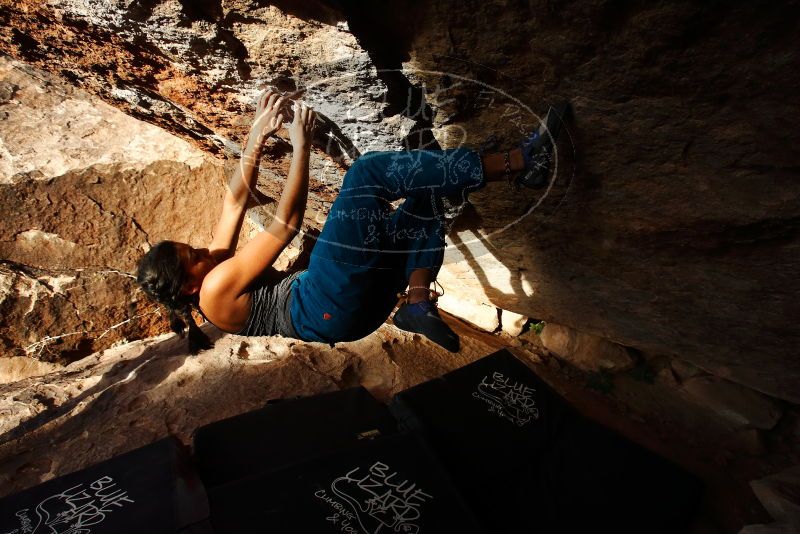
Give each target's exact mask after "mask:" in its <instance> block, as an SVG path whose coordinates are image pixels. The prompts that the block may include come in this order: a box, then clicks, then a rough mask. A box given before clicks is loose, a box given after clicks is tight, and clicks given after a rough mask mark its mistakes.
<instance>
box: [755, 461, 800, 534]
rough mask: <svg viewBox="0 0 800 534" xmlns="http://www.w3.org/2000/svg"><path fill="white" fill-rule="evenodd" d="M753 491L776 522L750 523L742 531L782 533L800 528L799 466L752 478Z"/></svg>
mask: <svg viewBox="0 0 800 534" xmlns="http://www.w3.org/2000/svg"><path fill="white" fill-rule="evenodd" d="M750 486H752V488H753V492H754V493H755V494H756V496H757V497H758V500H759V501H761V504H762V505H763V506H764V508H765V509H766V510H767V512H769V514H770V515H771V516H772V518H773V519H775V521H776V523H772V524H769V525H750V526H748V527H745V528H744V529H742V531H741V532H742V533H746V534H759V533H762V532H763V533H764V534H767V533H776V534H777V533H783V532H787V533H789V532H797V531H798V530H800V466H795V467H792V468H790V469H786V470H784V471H781V472H780V473H777V474H774V475H770V476H768V477H764V478H762V479H759V480H754V481H752V482H751V483H750Z"/></svg>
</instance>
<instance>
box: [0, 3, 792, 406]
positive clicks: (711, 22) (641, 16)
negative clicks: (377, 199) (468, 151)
mask: <svg viewBox="0 0 800 534" xmlns="http://www.w3.org/2000/svg"><path fill="white" fill-rule="evenodd" d="M0 6H2V9H1V10H0V21H1V22H2V23H3V24H2V28H1V29H0V50H2V51H4V52H5V53H7V54H9V55H11V56H13V57H15V58H17V59H22V60H25V61H28V62H31V63H34V64H36V65H39V66H41V67H43V68H46V69H47V70H50V71H51V72H54V73H57V74H59V75H61V76H63V77H65V78H68V79H70V80H71V81H73V83H75V84H77V85H79V86H81V87H84V88H86V89H87V90H89V91H90V92H93V93H95V94H98V95H100V96H101V97H102V98H104V99H105V100H106V101H108V102H109V103H111V104H112V105H115V106H117V107H119V108H121V109H123V110H125V111H126V112H127V113H129V114H131V115H133V116H135V117H137V118H142V119H144V120H147V121H149V122H152V123H155V124H158V125H160V126H162V127H164V128H165V129H167V130H169V131H171V132H173V133H176V134H177V135H179V136H181V137H183V138H184V139H187V140H189V141H191V142H193V143H195V144H196V145H197V146H198V147H202V148H204V149H205V150H207V151H208V152H210V153H214V154H223V153H226V152H231V153H235V152H236V146H237V143H236V142H237V141H240V140H241V138H242V137H243V135H244V133H245V130H246V128H247V124H246V121H247V120H248V118H247V115H248V113H249V112H250V111H251V110H252V102H253V99H254V97H255V94H256V92H257V90H258V88H259V86H260V85H262V84H263V83H266V82H268V83H274V84H276V85H279V86H281V87H282V88H285V89H293V88H295V87H308V99H309V100H310V101H311V102H313V103H315V104H317V106H318V107H319V108H320V109H321V110H323V112H324V114H325V115H326V117H327V119H326V120H325V121H323V123H324V124H323V127H322V128H321V130H320V131H321V134H322V137H320V138H319V139H317V140H316V146H317V148H318V151H317V152H316V155H315V156H314V159H313V162H312V165H313V167H314V182H313V184H312V198H311V202H310V209H309V212H308V215H309V217H308V220H307V224H308V225H309V226H311V227H315V228H317V229H318V228H319V224H320V223H321V221H322V220H323V219H324V214H325V212H326V210H327V208H328V206H329V204H328V203H329V202H330V201H331V200H332V198H333V196H334V195H335V192H336V189H337V187H338V183H339V180H340V179H341V170H342V169H341V168H340V167H339V166H338V164H339V163H342V164H347V162H348V161H349V160H350V159H351V157H352V156H354V155H357V153H358V152H362V151H364V150H367V149H370V148H382V149H391V148H396V147H398V146H400V145H401V142H408V141H410V140H413V139H416V140H417V141H418V142H416V143H409V144H411V145H412V146H421V145H422V146H436V144H435V143H437V142H438V144H439V145H441V146H455V145H459V144H466V145H470V146H477V145H478V144H479V143H480V142H481V141H483V140H484V138H485V137H486V135H487V134H489V133H495V134H498V135H499V136H501V138H502V139H503V140H504V141H506V142H512V141H516V140H517V139H518V138H519V137H520V135H521V131H523V130H526V129H529V128H530V127H531V126H532V124H533V123H535V122H536V117H535V116H534V113H533V112H536V113H542V112H543V111H544V109H545V106H544V102H547V101H552V100H555V99H556V98H569V99H571V100H572V101H573V104H574V108H575V121H574V124H573V125H572V126H571V128H570V134H571V138H572V140H573V141H574V144H575V145H576V149H575V151H573V150H572V149H571V148H570V147H569V146H568V145H565V146H564V147H562V148H563V150H562V151H561V152H562V158H561V159H562V162H561V168H560V171H559V179H558V180H557V182H556V185H555V186H554V187H553V188H552V189H551V190H549V192H548V193H547V195H546V197H544V198H540V197H539V196H537V194H535V193H533V192H530V191H521V192H519V193H515V194H509V192H508V190H507V189H506V188H504V187H503V186H496V187H495V186H491V187H487V189H486V190H485V191H482V192H481V193H480V194H475V195H473V198H472V200H473V205H472V209H471V210H470V211H469V213H465V214H464V215H463V217H462V219H463V220H462V221H460V223H459V224H461V225H462V228H461V229H460V230H458V231H456V232H454V233H452V234H451V236H450V238H451V241H450V242H451V245H452V248H453V252H452V254H449V255H448V263H449V265H448V266H447V267H446V268H445V269H443V272H442V276H441V278H442V283H443V285H445V287H446V289H447V290H448V291H452V292H458V293H459V294H462V295H465V296H467V297H468V298H471V299H472V300H473V301H476V302H480V303H483V304H486V305H490V306H494V307H499V308H502V309H507V310H511V311H513V312H515V313H520V314H523V315H526V316H529V317H537V318H541V319H544V320H547V321H553V322H555V323H558V324H565V325H570V326H572V327H575V328H579V329H580V330H581V331H584V332H587V333H592V334H595V335H600V336H603V337H608V338H609V339H611V340H613V341H615V342H617V343H621V344H623V345H626V346H631V347H636V348H638V349H640V350H642V351H646V352H653V353H658V354H665V355H675V356H679V357H681V358H684V359H686V360H688V361H690V362H692V363H694V364H696V365H697V366H699V367H700V368H702V369H704V370H706V371H709V372H712V373H714V374H717V375H720V376H724V377H726V378H728V379H730V380H732V381H735V382H739V383H742V384H745V385H748V386H749V387H753V388H756V389H759V390H761V391H763V392H766V393H769V394H771V395H774V396H778V397H782V398H785V399H789V400H792V401H794V402H800V396H798V395H799V394H798V392H799V391H800V364H798V360H797V358H796V351H795V347H796V346H798V344H800V343H798V342H800V333H799V332H798V329H797V328H796V325H795V324H794V320H793V318H794V317H797V316H800V308H799V306H800V303H798V300H797V299H796V295H797V294H798V292H799V291H800V280H799V279H798V277H797V276H796V273H797V270H798V245H797V228H798V220H800V212H799V211H798V209H799V208H798V206H800V202H799V200H800V191H799V189H800V188H798V186H797V169H798V168H800V153H798V151H796V150H794V149H793V148H794V147H795V146H797V144H798V142H797V141H798V140H797V135H798V134H797V129H796V128H794V125H795V124H797V123H798V122H800V102H798V94H797V91H796V87H797V86H798V85H800V70H798V69H796V68H795V65H796V64H797V62H798V49H797V47H796V46H795V43H797V42H798V40H800V35H798V32H799V31H800V30H799V29H798V27H797V25H796V24H793V23H792V21H794V20H797V17H798V6H797V5H796V4H794V3H791V4H785V3H759V2H755V3H753V2H734V3H733V4H729V3H712V4H708V3H686V2H679V1H670V2H658V3H655V4H648V5H644V4H637V3H633V4H632V3H628V2H610V1H578V2H572V3H569V4H563V5H559V6H558V7H557V8H554V7H553V6H552V5H551V4H550V3H548V2H544V1H539V0H535V1H533V2H527V3H525V2H522V3H519V2H502V3H500V2H497V3H494V2H482V3H479V2H467V3H464V2H455V1H454V0H447V1H443V2H427V3H412V2H406V1H396V2H373V3H356V2H351V1H349V0H341V1H337V2H335V3H334V2H330V3H328V2H321V1H313V2H297V1H292V0H285V1H281V2H276V3H275V5H272V6H263V5H262V4H261V3H257V2H247V1H244V0H240V1H236V0H231V1H227V0H226V1H225V2H221V3H206V2H201V3H190V2H178V1H177V0H163V1H155V2H146V3H143V4H142V3H131V2H127V1H123V0H110V1H108V2H103V3H102V4H100V5H95V4H92V5H91V6H90V5H89V4H88V3H86V2H85V1H82V0H52V1H50V2H47V3H42V2H34V1H33V0H22V1H14V2H12V1H11V0H2V3H0ZM331 6H335V7H331ZM509 28H513V31H509ZM665 73H666V74H665ZM332 78H335V79H336V80H337V81H331V79H332ZM476 82H477V83H476ZM484 89H486V91H484ZM494 89H497V90H498V91H495V90H494ZM4 91H5V93H8V92H9V90H8V89H5V90H4ZM4 91H0V95H2V94H3V93H4ZM515 99H516V100H515ZM524 105H530V106H532V111H531V110H527V109H525V108H524ZM427 127H431V128H432V130H431V132H428V133H426V131H425V130H426V128H427ZM373 140H374V142H372V141H373ZM329 141H330V142H329ZM285 154H286V149H285V143H281V142H278V143H276V144H275V147H274V149H273V156H274V157H273V158H271V159H270V160H269V162H268V163H267V167H268V169H266V170H265V172H264V176H263V179H262V187H263V190H264V191H265V192H266V194H268V195H270V196H273V197H274V196H276V195H277V192H278V189H279V184H280V180H279V177H280V175H281V172H284V171H285V167H286V155H285ZM531 208H534V209H533V212H531ZM526 213H528V215H527V216H524V217H522V215H525V214H526ZM756 333H757V335H756Z"/></svg>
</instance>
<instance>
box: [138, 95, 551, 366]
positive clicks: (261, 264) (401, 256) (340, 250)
mask: <svg viewBox="0 0 800 534" xmlns="http://www.w3.org/2000/svg"><path fill="white" fill-rule="evenodd" d="M558 113H560V114H561V115H563V110H561V111H559V112H558ZM289 114H293V120H292V121H291V124H290V126H289V127H288V131H289V138H290V140H291V144H292V147H293V155H292V160H291V164H290V167H289V172H288V177H287V180H286V183H285V185H284V188H283V192H282V194H281V198H280V201H279V202H278V204H277V208H276V210H275V216H274V218H273V221H272V222H271V224H270V225H269V227H268V228H267V229H266V231H263V232H260V233H259V234H258V235H256V236H255V237H254V238H253V239H251V240H250V242H248V243H247V244H246V245H245V246H244V247H242V249H241V250H239V251H238V252H237V251H236V244H237V240H238V236H239V231H240V229H241V226H242V222H243V219H244V214H245V209H246V204H247V200H248V196H249V194H250V192H251V191H252V190H253V186H254V184H255V180H256V177H257V174H258V162H259V158H260V156H261V152H262V149H263V146H264V143H265V141H266V139H267V138H269V137H270V136H271V135H272V134H274V133H275V132H276V131H277V130H278V129H279V128H280V127H281V124H282V122H283V119H284V117H288V115H289ZM551 115H552V116H553V117H555V118H556V119H558V118H559V117H560V115H559V116H556V112H555V111H554V110H553V109H551V111H550V113H549V115H548V119H547V121H546V124H545V125H543V126H542V127H540V128H539V129H538V130H536V131H535V132H533V133H532V134H531V136H529V137H528V138H527V139H525V140H524V141H523V142H522V143H521V144H520V146H519V147H518V148H515V149H513V150H510V151H508V152H503V153H487V154H481V153H478V152H475V151H472V150H468V149H465V148H458V149H449V150H438V151H429V150H425V151H421V150H417V151H408V152H369V153H366V154H364V155H362V156H361V157H359V158H358V159H357V160H356V161H355V163H354V164H353V165H352V166H351V167H350V169H349V170H348V171H347V173H346V174H345V177H344V180H343V184H342V187H341V190H340V192H339V195H338V197H337V198H336V201H335V202H334V203H333V205H332V206H331V209H330V212H329V214H328V218H327V221H326V223H325V226H324V228H323V230H322V233H321V234H320V236H319V238H318V240H317V242H316V244H315V246H314V249H313V252H312V254H311V258H310V262H309V265H308V268H307V269H306V270H304V271H300V272H296V273H292V274H288V275H285V276H284V277H283V278H281V279H280V280H278V281H277V282H274V281H267V282H265V276H266V274H265V273H267V271H270V270H272V269H270V268H271V265H272V263H273V262H274V261H275V260H276V259H277V258H278V255H279V254H280V253H281V251H283V249H284V248H285V247H286V246H287V245H288V244H289V242H290V241H291V240H292V239H293V238H294V236H295V235H296V234H297V233H298V231H299V229H300V225H301V224H302V222H303V216H304V214H305V209H306V202H307V197H308V182H309V155H310V146H311V136H312V131H313V129H314V124H315V121H316V114H315V112H314V111H313V110H312V109H311V108H309V107H308V106H306V105H305V104H302V103H299V102H294V105H293V107H292V108H291V111H290V109H289V107H288V102H287V99H286V96H282V95H279V94H278V93H277V92H273V91H270V90H267V91H265V92H264V93H263V94H262V95H261V97H260V98H259V102H258V105H257V108H256V118H255V121H254V123H253V126H252V128H251V131H250V135H249V136H248V141H247V143H246V145H245V148H244V150H243V152H242V156H241V161H240V164H239V166H238V169H237V171H235V172H234V175H233V178H232V180H231V183H230V186H229V189H228V191H227V192H226V195H225V199H224V203H223V209H222V215H221V217H220V219H219V222H218V223H217V227H216V230H215V232H214V237H213V240H212V241H211V244H210V245H209V246H208V248H194V247H191V246H189V245H187V244H185V243H178V242H174V241H161V242H159V243H157V244H156V245H154V246H153V247H152V248H151V249H150V250H149V251H148V252H147V253H146V254H145V255H144V257H143V258H142V259H141V260H140V262H139V266H138V273H137V281H138V283H139V284H140V286H141V287H142V289H143V290H144V291H145V293H146V294H147V295H148V296H150V297H151V298H153V299H155V300H156V301H158V302H160V303H162V304H164V305H165V306H166V307H167V308H168V309H169V314H170V325H171V327H172V329H173V330H174V331H175V332H177V333H179V334H181V335H182V333H183V330H184V327H185V326H186V325H188V327H189V347H190V351H191V352H192V353H195V352H197V350H200V349H203V348H208V347H210V346H211V342H210V340H209V339H208V337H207V336H206V335H205V334H204V333H203V332H202V331H201V330H200V329H199V328H198V327H197V325H196V324H195V322H194V319H193V318H192V315H191V310H192V307H193V306H194V307H196V308H197V309H198V310H199V311H200V313H201V314H202V315H203V317H205V318H206V320H209V321H210V322H212V323H213V324H214V325H216V326H217V327H218V328H220V329H221V330H223V331H226V332H229V333H235V334H239V335H274V334H281V335H283V336H287V337H292V338H297V339H302V340H306V341H321V342H326V343H331V344H333V343H334V342H337V341H349V340H355V339H359V338H362V337H364V336H366V335H367V334H369V333H371V332H373V331H374V330H375V329H377V328H378V327H379V326H380V325H381V324H382V323H383V322H384V321H385V320H386V318H387V317H389V315H390V314H391V312H392V310H393V309H394V308H395V306H396V305H397V299H398V293H400V292H403V290H405V292H404V295H405V297H406V298H405V302H404V303H403V304H402V305H401V306H400V307H399V309H398V310H397V312H396V313H395V315H394V324H395V326H397V327H398V328H400V329H402V330H406V331H409V332H416V333H420V334H422V335H424V336H426V337H427V338H428V339H430V340H431V341H433V342H435V343H437V344H439V345H441V346H442V347H444V348H446V349H447V350H450V351H453V352H457V351H458V350H459V338H458V336H457V335H456V334H455V333H454V332H453V331H452V330H451V329H450V327H449V326H448V325H447V324H446V323H445V322H444V321H442V319H441V317H440V316H439V313H438V310H437V308H436V302H435V299H436V297H437V295H439V294H438V293H437V292H435V291H433V290H431V284H432V283H433V282H434V281H435V280H436V277H437V273H438V270H439V267H440V266H441V264H442V260H443V255H444V225H443V223H444V221H443V218H442V217H441V213H442V211H441V207H442V198H443V197H448V198H455V199H456V200H457V201H463V200H464V199H465V197H466V195H467V193H469V192H471V191H474V190H477V189H480V188H482V187H483V186H484V185H485V184H486V182H487V181H499V180H508V181H509V182H512V181H516V183H517V185H518V186H519V185H522V186H528V187H534V188H535V187H541V186H543V185H546V183H547V179H548V175H549V165H550V161H551V159H552V158H551V156H550V154H551V152H552V143H551V142H549V139H551V136H550V135H544V132H545V130H546V129H547V128H548V127H551V128H555V126H554V124H551V122H552V121H551ZM514 173H520V174H519V176H517V177H516V179H515V180H512V176H513V174H514ZM401 198H404V199H405V200H404V201H403V203H402V204H401V205H400V206H399V207H398V208H397V209H395V210H394V211H392V209H391V208H392V205H391V204H390V203H391V202H393V201H396V200H399V199H401ZM272 272H275V271H274V270H272Z"/></svg>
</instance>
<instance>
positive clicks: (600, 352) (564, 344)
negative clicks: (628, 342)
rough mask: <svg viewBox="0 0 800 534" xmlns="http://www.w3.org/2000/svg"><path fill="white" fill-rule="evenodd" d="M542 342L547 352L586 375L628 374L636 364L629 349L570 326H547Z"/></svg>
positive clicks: (551, 324) (543, 331)
mask: <svg viewBox="0 0 800 534" xmlns="http://www.w3.org/2000/svg"><path fill="white" fill-rule="evenodd" d="M541 339H542V344H543V345H544V347H545V348H546V349H547V350H549V351H551V352H553V353H555V354H556V355H558V356H559V357H561V358H562V359H564V360H567V361H568V362H569V363H571V364H572V365H574V366H575V367H578V368H579V369H582V370H584V371H589V372H596V371H613V372H616V371H625V370H628V369H631V368H632V367H633V366H634V364H635V363H636V360H635V359H634V358H633V356H632V355H631V353H630V352H629V351H628V349H626V348H625V347H623V346H621V345H617V344H616V343H611V342H610V341H607V340H605V339H603V338H600V337H597V336H593V335H591V334H586V333H584V332H578V331H576V330H573V329H572V328H569V327H567V326H562V325H558V324H553V323H547V324H546V325H545V327H544V330H542V335H541Z"/></svg>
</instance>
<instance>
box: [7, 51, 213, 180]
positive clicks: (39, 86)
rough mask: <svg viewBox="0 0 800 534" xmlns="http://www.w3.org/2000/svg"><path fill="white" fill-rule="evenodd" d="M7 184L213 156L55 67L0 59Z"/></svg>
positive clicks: (193, 163) (193, 162)
mask: <svg viewBox="0 0 800 534" xmlns="http://www.w3.org/2000/svg"><path fill="white" fill-rule="evenodd" d="M0 117H2V118H3V125H2V128H0V183H11V182H13V181H15V180H24V179H28V178H35V179H39V180H46V179H48V178H55V177H57V176H61V175H63V174H66V173H67V172H69V171H74V170H79V169H83V168H86V167H90V166H93V165H104V164H119V166H118V168H119V170H129V169H136V170H142V169H144V168H145V167H147V166H148V165H149V164H151V163H154V162H155V161H158V160H169V161H175V162H180V163H186V164H188V165H189V166H190V167H191V168H196V167H199V166H200V165H202V164H203V162H204V161H206V160H207V159H209V158H208V156H206V154H205V153H204V152H202V151H200V150H198V149H196V148H193V147H192V146H191V145H190V144H189V143H188V142H187V141H185V140H183V139H180V138H178V137H175V136H174V135H170V134H169V133H167V132H165V131H164V130H162V129H160V128H154V127H153V126H152V125H149V124H147V123H146V122H142V121H139V120H136V119H134V118H133V117H130V116H128V115H125V114H124V113H122V112H120V110H118V109H116V108H114V107H112V106H110V105H108V104H106V103H105V102H103V101H101V100H99V99H97V98H90V95H88V94H86V92H84V91H82V90H80V89H76V88H75V87H74V86H72V85H70V84H67V83H64V80H62V79H61V78H59V77H57V76H54V75H52V74H50V73H48V72H45V71H42V70H39V69H34V68H32V67H30V66H29V65H26V64H25V63H22V62H20V61H14V60H10V59H8V58H6V57H3V56H0Z"/></svg>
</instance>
